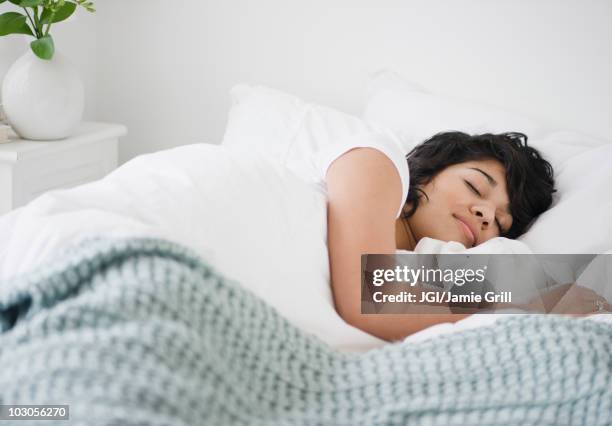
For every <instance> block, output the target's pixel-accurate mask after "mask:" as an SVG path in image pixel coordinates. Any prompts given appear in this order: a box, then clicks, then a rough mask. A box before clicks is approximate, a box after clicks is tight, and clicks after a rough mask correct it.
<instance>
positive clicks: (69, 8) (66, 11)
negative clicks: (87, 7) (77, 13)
mask: <svg viewBox="0 0 612 426" xmlns="http://www.w3.org/2000/svg"><path fill="white" fill-rule="evenodd" d="M76 7H77V5H76V3H72V2H69V1H67V2H66V3H64V5H63V6H62V7H60V8H59V9H58V10H57V12H55V13H52V12H51V11H50V10H49V9H43V13H42V15H41V16H40V22H42V23H43V24H45V25H46V24H54V23H56V22H61V21H63V20H65V19H68V18H69V17H70V15H72V14H73V13H74V10H75V9H76Z"/></svg>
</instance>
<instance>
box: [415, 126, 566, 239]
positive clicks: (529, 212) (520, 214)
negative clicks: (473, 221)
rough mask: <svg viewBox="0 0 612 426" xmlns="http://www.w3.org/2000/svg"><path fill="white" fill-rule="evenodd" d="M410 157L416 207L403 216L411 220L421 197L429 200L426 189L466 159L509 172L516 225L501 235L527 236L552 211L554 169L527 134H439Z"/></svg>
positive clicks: (512, 211)
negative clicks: (493, 164) (494, 162)
mask: <svg viewBox="0 0 612 426" xmlns="http://www.w3.org/2000/svg"><path fill="white" fill-rule="evenodd" d="M406 159H407V160H408V168H409V169H410V188H409V190H408V196H407V198H406V202H407V203H410V204H411V206H412V208H411V209H410V210H409V211H408V212H405V213H404V217H406V218H408V217H410V216H412V215H413V214H414V213H415V212H416V210H417V208H418V206H419V201H420V198H421V196H425V198H427V199H429V198H428V197H427V194H426V193H425V192H424V191H423V190H422V189H421V188H422V186H423V185H426V184H427V183H429V182H430V181H431V180H432V179H433V178H434V177H435V176H436V175H437V174H438V173H440V172H441V171H442V170H444V169H445V168H446V167H448V166H452V165H453V164H458V163H463V162H465V161H474V160H484V159H495V160H498V161H499V162H500V163H502V164H503V166H504V168H505V169H506V184H507V187H508V196H509V198H510V213H511V214H512V218H513V223H512V227H511V228H510V229H509V230H508V231H506V232H505V233H504V234H502V235H501V236H502V237H507V238H516V237H518V236H520V235H521V234H522V233H523V232H525V230H526V229H527V227H528V226H529V224H530V223H531V221H532V220H533V219H535V218H536V217H537V216H538V215H540V214H541V213H542V212H544V211H546V210H547V209H548V208H549V207H550V205H551V204H552V194H553V192H555V191H556V190H555V189H554V185H555V182H554V177H553V168H552V166H551V165H550V163H549V162H548V161H546V160H545V159H544V158H542V156H541V155H540V153H539V152H538V150H536V149H535V148H532V147H530V146H527V136H526V135H525V134H523V133H516V132H508V133H502V134H497V135H495V134H490V133H487V134H482V135H468V134H467V133H463V132H443V133H438V134H437V135H435V136H433V137H431V138H429V139H427V140H426V141H425V142H423V143H421V144H420V145H418V146H416V147H415V148H414V149H412V150H411V151H410V152H409V153H408V154H407V155H406Z"/></svg>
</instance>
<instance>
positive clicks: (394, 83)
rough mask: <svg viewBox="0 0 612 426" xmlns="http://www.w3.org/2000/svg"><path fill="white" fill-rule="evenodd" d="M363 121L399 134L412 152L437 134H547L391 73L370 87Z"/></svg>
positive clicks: (503, 113)
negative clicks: (439, 93) (456, 132)
mask: <svg viewBox="0 0 612 426" xmlns="http://www.w3.org/2000/svg"><path fill="white" fill-rule="evenodd" d="M363 118H364V119H365V120H366V121H367V122H369V123H371V124H375V125H377V126H381V127H383V128H388V129H391V130H393V131H394V132H396V133H397V134H398V135H399V136H401V137H402V138H403V139H404V140H405V143H406V145H405V148H407V149H408V150H409V149H410V148H412V147H413V146H414V145H417V144H418V143H420V142H422V141H424V140H425V139H428V138H429V137H431V136H433V135H435V134H436V133H439V132H443V131H450V130H458V131H464V132H466V133H486V132H497V133H502V132H508V131H516V132H523V133H526V134H527V135H528V136H536V135H541V134H543V133H545V132H546V129H545V128H544V126H542V125H540V124H538V123H537V122H536V121H534V120H532V119H530V118H528V117H525V116H522V115H519V114H515V113H512V112H509V111H506V110H504V109H501V108H497V107H494V106H490V105H484V104H481V103H477V102H471V101H467V100H462V99H458V98H453V97H449V96H443V95H438V94H434V93H430V92H429V91H427V90H426V89H424V88H422V87H421V86H420V85H417V84H415V83H412V82H409V81H407V80H405V79H403V78H402V77H401V76H399V75H398V74H396V73H394V72H391V71H380V72H378V73H376V74H374V75H373V76H372V79H371V80H370V82H369V84H368V93H367V101H366V106H365V111H364V115H363Z"/></svg>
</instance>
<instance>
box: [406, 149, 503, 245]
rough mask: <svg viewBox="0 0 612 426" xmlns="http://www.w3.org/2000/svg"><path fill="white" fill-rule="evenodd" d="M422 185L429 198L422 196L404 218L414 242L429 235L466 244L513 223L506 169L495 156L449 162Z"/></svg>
mask: <svg viewBox="0 0 612 426" xmlns="http://www.w3.org/2000/svg"><path fill="white" fill-rule="evenodd" d="M421 189H422V190H423V191H424V192H425V193H426V194H427V196H428V197H429V200H428V199H427V198H426V197H424V196H422V197H421V199H420V200H419V207H418V208H417V210H416V212H415V213H414V215H412V216H411V217H410V218H408V219H407V223H408V225H409V227H410V230H411V231H412V234H413V236H414V239H415V241H416V242H418V241H419V240H420V239H421V238H423V237H430V238H435V239H438V240H442V241H458V242H460V243H462V244H463V245H465V246H466V247H468V248H469V247H473V246H476V245H478V244H481V243H483V242H485V241H487V240H489V239H491V238H494V237H498V236H499V235H500V234H502V233H504V232H507V231H508V230H509V229H510V227H511V226H512V216H511V215H510V213H509V206H508V203H509V198H508V190H507V188H506V171H505V169H504V166H503V165H502V163H500V162H499V161H497V160H494V159H483V160H476V161H467V162H465V163H459V164H455V165H452V166H449V167H447V168H446V169H444V170H442V171H441V172H440V173H438V175H437V176H436V177H434V178H433V179H432V180H431V182H429V183H428V184H426V185H425V186H423V187H422V188H421ZM500 228H501V229H500Z"/></svg>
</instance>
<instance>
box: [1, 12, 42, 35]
mask: <svg viewBox="0 0 612 426" xmlns="http://www.w3.org/2000/svg"><path fill="white" fill-rule="evenodd" d="M26 19H27V18H26V16H25V15H22V14H21V13H18V12H6V13H3V14H2V15H0V36H5V35H9V34H28V35H31V36H33V35H34V34H32V30H31V29H30V27H29V26H28V24H26Z"/></svg>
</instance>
